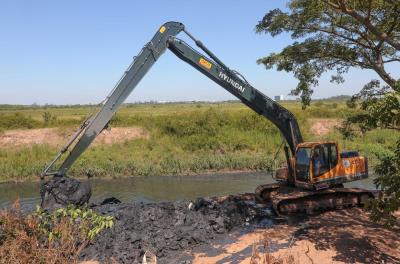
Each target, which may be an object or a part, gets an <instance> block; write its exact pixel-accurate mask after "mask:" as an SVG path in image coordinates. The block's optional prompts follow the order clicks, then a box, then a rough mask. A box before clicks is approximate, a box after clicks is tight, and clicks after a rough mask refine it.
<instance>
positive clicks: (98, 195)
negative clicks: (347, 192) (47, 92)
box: [0, 172, 374, 210]
mask: <svg viewBox="0 0 400 264" xmlns="http://www.w3.org/2000/svg"><path fill="white" fill-rule="evenodd" d="M90 182H91V184H92V189H93V195H92V199H91V200H92V201H94V202H95V201H101V200H103V199H104V198H107V197H111V196H114V197H116V198H118V199H120V200H121V201H124V202H129V201H144V202H158V201H175V200H182V199H195V198H197V197H205V196H217V195H224V194H238V193H244V192H253V191H254V189H255V188H256V186H258V185H259V184H264V183H271V182H273V179H272V177H271V175H270V174H267V173H264V172H252V173H225V174H207V175H195V176H148V177H131V178H122V179H112V180H102V179H90ZM346 186H348V187H360V188H368V189H373V188H374V185H373V183H372V179H371V178H369V179H366V180H362V181H358V182H353V183H349V184H347V185H346ZM17 198H19V199H20V203H21V207H22V209H23V210H30V209H32V208H34V206H35V205H36V204H39V203H40V196H39V182H33V183H32V182H29V183H6V184H0V207H8V206H10V205H11V204H12V203H13V202H14V201H15V200H16V199H17Z"/></svg>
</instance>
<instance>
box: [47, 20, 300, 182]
mask: <svg viewBox="0 0 400 264" xmlns="http://www.w3.org/2000/svg"><path fill="white" fill-rule="evenodd" d="M182 31H183V32H185V33H186V34H187V35H188V36H189V37H190V38H191V39H193V40H194V42H195V44H196V45H197V46H198V47H199V48H200V49H202V50H203V51H204V52H205V53H206V54H207V55H208V56H205V55H203V54H201V53H200V52H198V51H196V50H195V49H193V48H192V47H190V46H189V45H188V44H187V43H185V42H184V41H183V40H180V39H178V38H176V35H178V34H179V33H180V32H182ZM167 48H168V49H169V50H171V51H172V52H173V53H174V54H175V55H176V56H177V57H179V58H180V59H182V60H183V61H185V62H187V63H188V64H190V65H192V66H193V67H194V68H195V69H197V70H198V71H200V72H201V73H203V74H204V75H206V76H207V77H209V78H210V79H211V80H213V81H214V82H216V83H217V84H219V85H220V86H222V87H223V88H224V89H226V90H227V91H228V92H230V93H231V94H233V95H234V96H236V97H237V98H239V99H240V100H241V101H242V102H243V103H244V104H246V105H247V106H249V107H250V108H251V109H253V110H254V111H255V112H257V113H258V114H260V115H263V116H264V117H265V118H267V119H268V120H270V121H271V122H272V123H274V124H275V125H276V126H277V127H278V128H279V130H280V131H281V133H282V135H283V136H284V137H285V139H286V141H287V143H288V145H289V149H290V151H291V154H292V155H294V154H295V150H296V146H297V144H299V143H301V142H303V139H302V136H301V133H300V129H299V126H298V123H297V121H296V119H295V117H294V116H293V114H292V113H291V112H290V111H288V110H287V109H286V108H284V107H282V106H281V105H280V104H278V103H277V102H275V101H273V100H272V99H271V98H269V97H268V96H266V95H264V94H263V93H261V92H260V91H258V90H257V89H255V88H254V87H252V86H251V85H250V84H249V83H248V82H247V81H246V79H245V78H244V77H243V76H242V75H240V74H239V73H238V72H236V71H233V70H231V69H229V68H228V67H227V66H226V65H225V64H224V63H223V62H222V61H220V60H219V59H218V58H217V57H216V56H215V55H214V54H213V53H212V52H211V51H210V50H208V49H207V48H206V47H205V46H204V45H203V44H202V43H201V42H200V41H199V40H196V39H195V38H194V37H193V36H192V35H191V34H190V33H189V32H187V31H186V30H185V27H184V25H183V24H182V23H179V22H167V23H165V24H164V25H163V26H162V27H161V28H160V29H159V30H158V31H157V33H156V34H155V35H154V37H153V38H152V39H151V41H150V42H148V43H147V44H146V45H145V46H144V47H143V49H142V50H141V52H140V53H139V55H137V56H136V57H135V58H134V60H133V62H132V64H131V65H130V66H129V68H128V70H127V71H126V72H125V73H124V75H123V76H122V78H121V79H120V81H119V82H118V83H117V85H116V86H115V88H114V89H113V90H112V92H111V93H110V95H109V96H108V97H107V98H106V100H105V102H104V104H103V106H102V108H101V109H100V111H99V112H98V113H97V114H95V115H94V116H92V117H90V118H88V119H87V120H86V121H85V122H84V123H83V124H82V125H81V127H80V128H79V130H78V131H77V132H76V133H75V134H74V136H73V137H72V139H71V140H70V141H69V142H68V144H67V145H66V146H65V147H63V148H62V149H61V151H60V152H59V153H58V154H57V156H56V158H55V159H54V160H53V161H52V162H51V163H50V164H49V165H48V166H47V167H46V168H45V170H44V171H43V173H42V175H41V176H42V177H44V176H47V175H58V176H62V175H65V174H66V172H67V171H68V169H69V168H70V167H71V166H72V165H73V163H74V162H75V161H76V159H77V158H78V157H79V156H80V155H81V154H82V153H83V152H84V151H85V150H86V149H87V148H88V147H89V146H90V144H91V143H92V142H93V140H94V139H95V138H96V137H97V136H98V135H99V134H100V133H101V131H102V130H103V129H105V128H106V127H107V126H108V123H109V122H110V120H111V118H112V116H113V115H114V114H115V112H116V111H117V110H118V108H119V107H120V106H121V104H122V103H123V102H124V101H125V100H126V98H127V97H128V96H129V94H130V93H131V92H132V90H133V89H134V88H135V87H136V85H137V84H138V83H139V82H140V80H141V79H142V78H143V76H144V75H145V74H146V73H147V72H148V70H149V69H150V68H151V66H152V65H153V64H154V63H155V62H156V60H157V59H158V58H159V57H160V56H161V55H162V54H163V53H164V52H165V50H166V49H167ZM75 141H77V142H76V144H75V145H74V146H73V148H72V149H71V150H70V151H69V152H68V149H69V147H70V146H72V145H73V143H75ZM66 152H68V154H67V157H66V158H65V159H64V161H63V162H62V164H61V165H60V167H59V168H57V169H55V168H54V167H55V164H56V162H57V161H58V160H59V159H60V158H61V157H62V156H63V155H64V153H66Z"/></svg>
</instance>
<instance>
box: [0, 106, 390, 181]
mask: <svg viewBox="0 0 400 264" xmlns="http://www.w3.org/2000/svg"><path fill="white" fill-rule="evenodd" d="M317 103H318V104H317ZM317 103H316V104H315V105H313V106H311V107H310V108H307V109H306V110H304V111H303V110H301V109H300V107H301V106H300V104H299V103H296V102H285V103H283V104H284V106H285V107H287V108H289V109H290V110H291V111H292V112H293V113H294V114H295V115H296V117H297V119H298V122H299V124H300V127H301V130H302V132H303V136H304V138H305V139H306V140H325V139H329V140H334V141H337V142H338V143H339V144H340V146H341V148H342V149H353V150H358V151H360V152H361V153H362V154H363V155H366V156H368V157H369V161H370V162H369V164H370V165H371V166H373V165H374V163H375V162H376V158H375V154H383V153H386V152H387V151H389V150H388V147H389V146H391V145H393V144H394V142H395V140H396V135H395V133H392V132H391V131H387V130H375V131H371V132H368V133H367V134H365V135H363V136H359V137H356V138H355V139H354V140H353V141H350V140H344V139H343V138H342V136H341V135H340V134H339V132H338V131H337V130H336V127H337V126H339V125H340V121H341V120H342V119H343V118H344V117H345V116H346V115H347V114H351V113H353V112H354V111H355V110H353V109H349V108H347V106H346V104H345V103H344V102H322V101H321V102H317ZM95 110H96V107H93V106H70V107H67V106H65V107H22V106H15V107H11V106H9V107H3V108H1V107H0V117H1V118H0V182H9V181H17V182H21V181H32V180H36V179H37V175H39V174H40V173H41V171H42V170H43V168H44V167H45V166H46V164H48V162H49V161H50V160H52V159H53V158H54V156H55V155H56V153H57V152H58V150H59V149H60V147H61V146H62V145H63V144H64V143H65V142H66V141H67V140H68V137H69V136H70V134H71V133H72V132H73V131H74V128H76V127H77V126H78V125H79V123H80V122H81V121H82V120H83V119H84V118H85V117H86V116H87V115H88V114H89V113H90V112H93V111H95ZM111 127H112V129H111V131H105V132H103V134H102V136H101V137H100V138H99V139H98V140H97V141H96V142H95V144H93V146H91V147H90V148H89V149H88V150H87V151H86V152H85V153H84V154H83V155H82V156H81V157H80V158H79V159H78V160H77V162H76V163H75V164H74V166H73V167H72V168H71V170H70V171H69V173H70V175H72V176H74V177H81V178H82V177H86V175H90V176H94V177H97V178H100V177H105V178H110V177H112V178H113V177H125V176H149V175H191V174H199V173H205V172H211V173H214V172H226V171H265V170H269V169H271V168H276V167H278V166H279V165H280V164H281V163H283V162H284V156H283V153H282V151H281V152H280V153H278V156H277V157H276V160H274V157H275V153H276V152H277V151H278V149H279V147H280V145H281V143H282V138H281V136H280V133H279V131H278V130H277V128H276V127H275V126H274V125H272V124H271V123H270V122H269V121H267V120H265V118H263V117H262V116H259V115H257V114H255V113H253V112H252V111H251V110H249V109H247V108H246V107H245V106H244V105H242V104H240V103H215V104H212V103H191V104H190V103H188V104H149V105H127V106H124V107H122V109H121V111H119V112H118V114H117V115H116V116H115V117H114V118H113V120H112V122H111Z"/></svg>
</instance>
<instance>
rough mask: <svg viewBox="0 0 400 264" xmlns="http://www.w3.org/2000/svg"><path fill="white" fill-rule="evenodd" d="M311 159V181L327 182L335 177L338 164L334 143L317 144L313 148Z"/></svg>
mask: <svg viewBox="0 0 400 264" xmlns="http://www.w3.org/2000/svg"><path fill="white" fill-rule="evenodd" d="M311 155H312V158H311V168H312V178H313V180H314V181H315V180H317V181H319V180H325V179H326V180H328V179H330V178H332V177H334V176H335V170H334V168H335V167H336V165H337V164H338V150H337V146H336V144H335V143H325V144H319V145H316V146H314V147H313V149H312V154H311Z"/></svg>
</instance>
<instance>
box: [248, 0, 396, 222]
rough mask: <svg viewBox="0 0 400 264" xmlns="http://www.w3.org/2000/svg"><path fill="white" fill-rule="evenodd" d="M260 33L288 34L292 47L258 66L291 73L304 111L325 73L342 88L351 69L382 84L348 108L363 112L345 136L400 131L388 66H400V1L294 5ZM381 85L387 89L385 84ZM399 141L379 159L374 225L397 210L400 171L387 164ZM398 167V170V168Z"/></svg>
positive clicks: (267, 20) (269, 19)
mask: <svg viewBox="0 0 400 264" xmlns="http://www.w3.org/2000/svg"><path fill="white" fill-rule="evenodd" d="M256 31H257V32H258V33H267V34H271V35H272V36H277V35H279V34H282V33H290V35H291V37H292V39H294V42H293V43H292V44H291V45H288V46H287V47H285V48H284V49H283V50H282V51H281V52H279V53H272V54H270V55H268V56H266V57H263V58H260V59H259V60H258V61H257V62H258V63H259V64H263V65H265V67H266V68H267V69H270V68H273V67H276V68H277V70H278V71H286V72H292V73H293V74H294V76H295V77H296V78H297V79H298V80H299V82H298V85H297V87H296V88H295V89H293V90H292V94H293V95H299V96H300V98H301V100H302V102H303V107H306V106H307V105H309V104H310V100H311V95H312V93H313V88H314V87H316V86H317V85H318V80H319V78H320V77H321V76H322V74H324V73H327V72H328V73H333V75H332V77H331V81H332V82H337V83H342V82H344V74H345V73H347V72H348V71H349V69H351V68H359V69H367V70H372V71H375V72H376V73H377V75H378V76H379V77H380V80H371V81H370V82H369V83H367V84H366V85H365V86H364V87H363V88H362V89H361V91H360V92H359V93H358V94H356V95H354V96H353V97H352V99H351V101H350V102H349V106H351V107H360V108H361V109H362V110H363V111H362V113H361V114H358V115H357V116H352V117H349V118H348V119H347V120H346V122H345V124H346V127H345V129H344V134H345V135H347V136H350V135H353V133H351V130H352V129H354V128H359V130H360V131H361V132H365V131H367V130H370V129H374V128H388V129H393V130H394V131H396V133H398V131H399V130H400V112H399V109H400V79H396V78H395V77H393V76H392V75H391V74H390V72H388V71H387V65H388V64H396V66H397V65H399V63H400V1H398V0H291V1H289V4H288V9H287V10H285V11H282V10H280V9H274V10H271V11H269V12H268V13H267V14H266V15H265V16H264V17H263V19H262V20H261V21H259V23H258V24H257V26H256ZM381 81H383V83H381ZM399 148H400V139H399V142H398V144H397V145H396V146H394V147H393V152H392V154H391V155H389V156H386V157H379V158H380V159H381V164H380V165H379V166H378V167H377V168H376V172H377V175H378V178H377V179H376V181H375V182H376V184H377V186H379V187H380V188H381V189H382V190H383V194H384V195H383V196H382V197H381V198H380V199H378V200H377V201H375V202H376V204H373V205H371V206H370V207H369V208H370V209H372V210H373V214H372V215H373V216H374V219H375V220H378V219H386V220H389V221H390V220H393V218H392V213H393V212H394V211H395V210H397V209H398V208H399V205H400V203H399V199H400V188H393V187H396V186H399V185H400V166H399V164H398V163H395V164H394V165H393V166H391V167H390V168H389V167H387V166H386V165H387V163H388V162H389V161H394V160H396V155H399V153H400V150H399ZM396 164H397V165H396Z"/></svg>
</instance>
